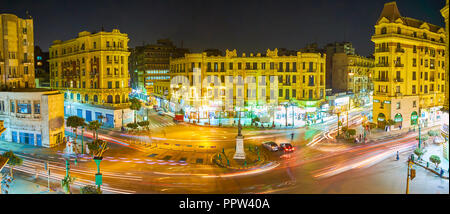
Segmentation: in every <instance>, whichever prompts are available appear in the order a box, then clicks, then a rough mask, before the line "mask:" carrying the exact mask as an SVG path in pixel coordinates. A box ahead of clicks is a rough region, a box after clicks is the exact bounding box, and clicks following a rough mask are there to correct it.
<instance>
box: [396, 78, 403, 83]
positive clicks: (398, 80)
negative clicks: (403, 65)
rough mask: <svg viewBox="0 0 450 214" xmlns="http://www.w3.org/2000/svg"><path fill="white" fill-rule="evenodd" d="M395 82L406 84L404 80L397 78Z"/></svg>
mask: <svg viewBox="0 0 450 214" xmlns="http://www.w3.org/2000/svg"><path fill="white" fill-rule="evenodd" d="M394 82H404V80H403V78H395V79H394Z"/></svg>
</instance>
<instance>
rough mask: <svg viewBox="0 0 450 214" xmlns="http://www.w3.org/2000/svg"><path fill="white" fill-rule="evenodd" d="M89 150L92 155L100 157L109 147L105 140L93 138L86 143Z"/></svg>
mask: <svg viewBox="0 0 450 214" xmlns="http://www.w3.org/2000/svg"><path fill="white" fill-rule="evenodd" d="M88 147H89V150H91V151H92V154H93V156H94V157H102V156H103V153H104V152H105V151H106V150H108V149H109V147H108V145H107V142H105V141H103V140H94V141H92V143H90V144H88Z"/></svg>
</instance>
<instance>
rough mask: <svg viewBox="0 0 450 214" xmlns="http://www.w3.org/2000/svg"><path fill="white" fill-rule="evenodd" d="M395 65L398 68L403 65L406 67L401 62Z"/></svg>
mask: <svg viewBox="0 0 450 214" xmlns="http://www.w3.org/2000/svg"><path fill="white" fill-rule="evenodd" d="M395 67H396V68H403V67H405V65H403V64H401V63H395Z"/></svg>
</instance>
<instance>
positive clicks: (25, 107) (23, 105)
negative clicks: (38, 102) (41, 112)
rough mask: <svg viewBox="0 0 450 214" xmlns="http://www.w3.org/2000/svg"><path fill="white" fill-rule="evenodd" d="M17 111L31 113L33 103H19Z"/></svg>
mask: <svg viewBox="0 0 450 214" xmlns="http://www.w3.org/2000/svg"><path fill="white" fill-rule="evenodd" d="M17 113H21V114H31V104H28V103H18V104H17Z"/></svg>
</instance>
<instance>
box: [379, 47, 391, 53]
mask: <svg viewBox="0 0 450 214" xmlns="http://www.w3.org/2000/svg"><path fill="white" fill-rule="evenodd" d="M389 51H390V50H389V48H377V49H375V53H384V52H389Z"/></svg>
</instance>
